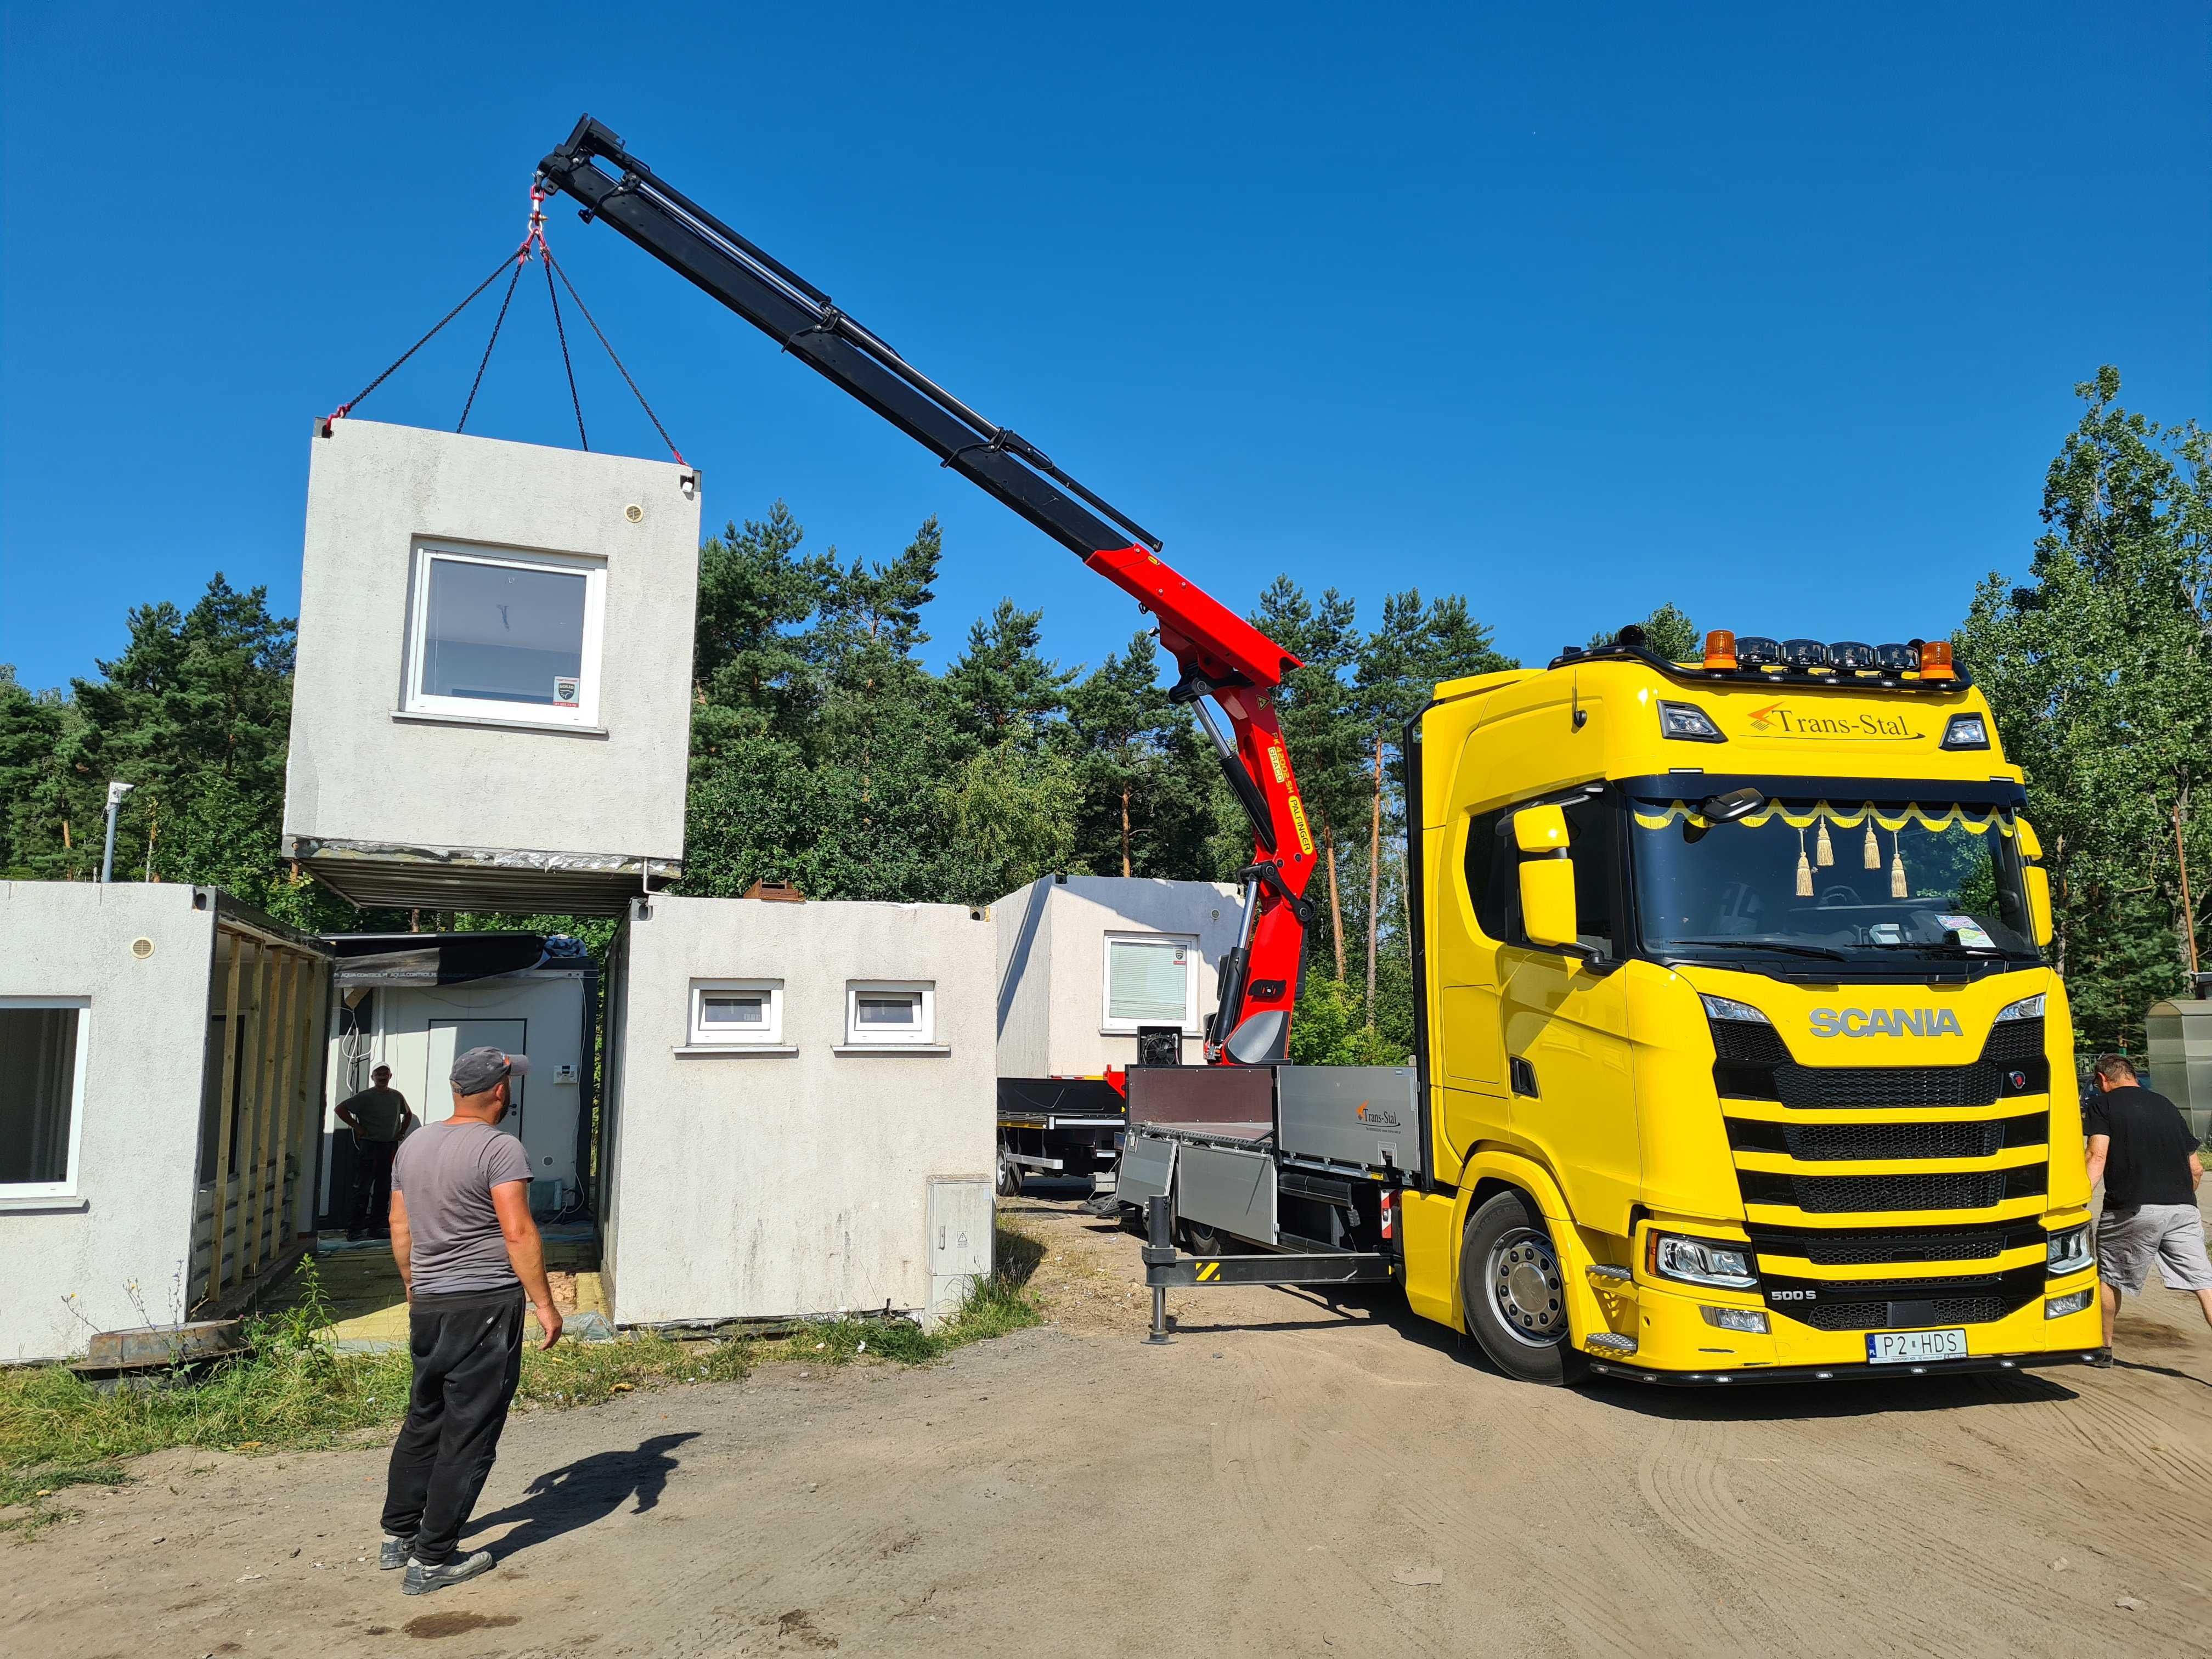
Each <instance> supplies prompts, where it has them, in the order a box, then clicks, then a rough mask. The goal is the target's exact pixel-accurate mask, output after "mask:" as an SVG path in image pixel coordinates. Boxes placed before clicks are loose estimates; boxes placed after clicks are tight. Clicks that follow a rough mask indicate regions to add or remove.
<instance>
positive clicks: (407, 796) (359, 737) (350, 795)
mask: <svg viewBox="0 0 2212 1659" xmlns="http://www.w3.org/2000/svg"><path fill="white" fill-rule="evenodd" d="M322 431H323V428H322V424H321V422H317V424H316V426H315V428H314V435H313V438H312V440H311V459H310V464H309V469H308V484H307V538H306V546H305V552H304V557H303V562H302V568H301V597H300V635H299V665H298V676H297V679H296V681H295V691H294V697H293V706H292V732H291V752H290V760H289V772H288V775H287V780H286V790H285V802H284V831H283V850H284V852H285V854H286V855H287V856H288V857H293V858H296V859H298V860H300V861H301V863H302V864H303V865H305V866H307V869H308V870H310V871H311V872H313V874H314V875H315V876H316V877H317V878H319V879H321V880H322V881H324V882H325V883H327V884H329V885H331V887H333V888H335V889H337V890H338V891H339V892H341V893H343V894H344V895H345V896H348V897H349V898H351V899H353V900H355V901H356V902H358V903H362V904H401V905H416V904H419V905H425V906H431V907H435V908H501V909H508V910H571V911H575V910H598V911H600V912H603V913H604V912H611V911H614V910H618V909H619V908H621V906H622V905H623V903H624V902H626V900H627V898H628V897H629V896H630V895H632V894H635V893H637V892H640V891H641V890H645V889H647V887H649V886H657V885H659V884H661V883H662V882H664V881H665V880H666V879H669V878H672V877H674V876H675V875H677V874H678V873H680V872H681V868H682V864H681V860H682V858H683V852H684V773H685V763H686V760H687V758H688V755H689V750H690V690H691V635H692V623H693V612H694V609H695V606H696V598H697V589H698V550H699V512H700V507H699V477H698V474H697V472H696V471H695V470H694V469H692V468H690V467H687V466H680V465H674V464H672V463H670V462H665V461H644V460H635V459H629V458H628V457H624V456H617V455H595V454H588V453H582V452H580V451H573V450H561V449H549V448H543V447H537V446H533V445H528V444H516V443H506V442H501V441H497V440H494V439H489V438H473V437H463V436H456V435H453V434H451V433H445V432H429V431H424V430H421V429H419V428H412V427H398V426H384V425H379V424H376V423H374V422H367V421H356V420H341V421H336V422H331V426H330V435H329V436H327V437H325V436H324V435H322Z"/></svg>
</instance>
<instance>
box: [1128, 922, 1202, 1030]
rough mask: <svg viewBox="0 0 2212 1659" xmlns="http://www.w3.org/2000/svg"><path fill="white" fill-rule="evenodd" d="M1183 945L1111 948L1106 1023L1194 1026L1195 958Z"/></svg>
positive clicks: (1157, 942)
mask: <svg viewBox="0 0 2212 1659" xmlns="http://www.w3.org/2000/svg"><path fill="white" fill-rule="evenodd" d="M1196 948H1197V947H1196V946H1195V945H1191V944H1189V943H1188V941H1185V940H1182V939H1109V940H1108V941H1107V942H1106V1017H1107V1018H1108V1019H1109V1020H1114V1021H1127V1022H1128V1023H1129V1024H1135V1025H1184V1026H1187V1025H1188V1024H1190V964H1191V952H1192V951H1194V950H1195V949H1196Z"/></svg>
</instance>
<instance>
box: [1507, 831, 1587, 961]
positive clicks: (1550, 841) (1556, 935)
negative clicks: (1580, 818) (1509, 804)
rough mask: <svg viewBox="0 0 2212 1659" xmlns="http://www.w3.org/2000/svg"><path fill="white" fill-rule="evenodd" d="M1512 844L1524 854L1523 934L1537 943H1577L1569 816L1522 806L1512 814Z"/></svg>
mask: <svg viewBox="0 0 2212 1659" xmlns="http://www.w3.org/2000/svg"><path fill="white" fill-rule="evenodd" d="M1513 841H1514V844H1515V846H1516V847H1517V848H1519V849H1520V853H1521V931H1522V933H1526V934H1528V937H1529V938H1530V939H1533V940H1534V942H1535V943H1537V944H1538V945H1573V944H1575V943H1576V939H1575V866H1573V864H1572V863H1571V862H1570V861H1569V860H1568V858H1567V816H1566V814H1565V812H1563V811H1560V810H1559V808H1558V807H1556V806H1524V807H1522V809H1521V811H1518V812H1516V813H1515V814H1514V815H1513Z"/></svg>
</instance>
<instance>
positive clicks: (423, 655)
mask: <svg viewBox="0 0 2212 1659" xmlns="http://www.w3.org/2000/svg"><path fill="white" fill-rule="evenodd" d="M605 582H606V567H605V565H603V564H599V563H596V562H591V561H587V560H583V559H568V558H562V557H559V556H555V555H550V554H523V553H490V552H468V551H464V550H460V549H459V548H447V547H439V546H431V545H424V546H420V547H418V548H417V549H416V564H415V595H414V635H413V640H412V642H411V648H410V661H409V664H408V672H407V708H408V711H409V712H410V713H413V714H460V715H474V716H477V717H481V718H489V719H494V720H525V721H529V722H532V723H537V724H542V725H549V726H596V725H597V724H598V723H599V634H600V624H601V619H602V615H603V611H604V608H605Z"/></svg>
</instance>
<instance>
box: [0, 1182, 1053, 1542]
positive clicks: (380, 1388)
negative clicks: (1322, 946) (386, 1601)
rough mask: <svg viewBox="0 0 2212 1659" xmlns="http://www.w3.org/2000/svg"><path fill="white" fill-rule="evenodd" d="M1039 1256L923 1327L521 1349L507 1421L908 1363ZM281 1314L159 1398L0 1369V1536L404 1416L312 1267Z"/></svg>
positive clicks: (388, 1426) (1034, 1311)
mask: <svg viewBox="0 0 2212 1659" xmlns="http://www.w3.org/2000/svg"><path fill="white" fill-rule="evenodd" d="M1042 1255H1043V1248H1042V1245H1040V1244H1038V1243H1036V1241H1034V1240H1032V1239H1030V1237H1028V1236H1027V1235H1025V1234H1023V1233H1020V1232H1018V1231H1014V1230H1012V1229H1010V1228H1007V1227H1005V1226H1003V1225H1002V1226H1001V1227H1000V1229H999V1233H998V1260H999V1264H1000V1265H999V1269H998V1271H997V1272H996V1273H994V1274H993V1275H992V1276H991V1277H990V1278H989V1279H985V1280H984V1281H982V1282H981V1284H979V1285H976V1287H975V1291H973V1293H971V1294H970V1295H969V1298H968V1300H967V1301H966V1302H965V1303H964V1304H962V1306H961V1308H960V1310H959V1311H958V1312H957V1313H956V1314H954V1315H953V1316H951V1318H949V1319H947V1320H945V1321H944V1322H941V1323H940V1324H939V1326H938V1327H937V1328H935V1329H934V1330H929V1331H925V1330H923V1329H922V1328H921V1327H920V1326H918V1325H915V1324H913V1323H911V1322H908V1321H906V1320H902V1319H888V1320H886V1319H834V1320H823V1321H820V1322H816V1323H814V1324H812V1325H810V1326H809V1327H808V1328H806V1329H805V1331H804V1332H802V1333H801V1334H799V1335H796V1336H793V1337H791V1338H788V1339H787V1340H783V1341H781V1342H774V1343H769V1342H755V1341H749V1340H744V1339H743V1338H739V1339H737V1340H727V1341H682V1340H676V1339H674V1338H671V1337H668V1336H663V1335H659V1334H639V1335H635V1336H631V1337H628V1338H625V1339H624V1340H621V1341H617V1342H563V1343H562V1344H561V1345H560V1346H558V1347H556V1348H555V1349H553V1350H552V1352H550V1353H548V1352H541V1351H540V1350H539V1349H538V1348H537V1347H536V1346H529V1347H526V1348H525V1349H524V1351H523V1356H522V1383H521V1386H520V1389H519V1390H518V1393H517V1395H516V1402H515V1408H516V1410H518V1411H525V1412H526V1411H532V1410H540V1409H556V1410H557V1409H566V1408H568V1407H574V1406H590V1405H597V1404H599V1403H600V1402H602V1401H606V1400H610V1399H611V1398H613V1397H614V1396H615V1395H617V1394H624V1393H629V1392H630V1391H632V1390H635V1389H641V1388H651V1387H656V1386H665V1385H668V1384H671V1383H734V1382H738V1381H742V1380H743V1379H744V1377H745V1376H747V1375H748V1374H749V1373H750V1371H751V1370H752V1368H753V1367H754V1365H755V1364H758V1363H760V1362H761V1361H762V1360H764V1359H771V1358H773V1359H790V1360H797V1361H802V1362H806V1361H811V1362H814V1363H817V1364H833V1365H835V1364H848V1363H851V1362H853V1361H854V1360H861V1361H866V1360H872V1359H878V1358H880V1359H884V1360H890V1361H894V1362H896V1363H900V1364H909V1365H918V1364H927V1363H929V1362H930V1361H932V1360H935V1359H939V1358H943V1357H944V1356H945V1354H947V1353H950V1352H952V1351H953V1350H954V1349H956V1348H959V1347H962V1346H966V1345H967V1344H969V1343H970V1342H980V1341H982V1340H986V1339H987V1338H990V1337H994V1336H1004V1335H1005V1334H1007V1333H1008V1332H1009V1331H1014V1330H1018V1329H1020V1328H1023V1327H1024V1326H1026V1325H1034V1324H1036V1323H1038V1322H1039V1321H1040V1320H1041V1319H1042V1314H1041V1313H1040V1311H1039V1310H1038V1308H1037V1304H1036V1297H1034V1296H1033V1295H1032V1294H1031V1293H1030V1291H1029V1290H1028V1288H1027V1283H1028V1279H1029V1276H1030V1273H1033V1272H1035V1271H1036V1264H1037V1262H1038V1261H1040V1260H1041V1259H1042ZM299 1273H300V1275H301V1278H300V1279H299V1280H298V1281H296V1283H295V1291H296V1294H297V1301H296V1302H295V1304H294V1305H293V1306H291V1307H289V1308H286V1309H284V1310H283V1311H281V1312H277V1313H271V1314H267V1315H264V1316H260V1317H258V1318H257V1319H255V1320H253V1321H252V1322H250V1323H249V1325H248V1328H247V1338H248V1342H249V1345H250V1346H249V1347H248V1350H247V1352H245V1353H243V1354H241V1355H240V1356H239V1357H238V1358H234V1359H231V1360H228V1361H225V1362H224V1363H223V1364H220V1365H218V1366H216V1367H215V1368H214V1369H213V1370H206V1371H202V1372H200V1373H197V1374H196V1375H191V1376H186V1375H184V1374H181V1373H179V1374H175V1375H173V1376H171V1377H169V1378H168V1379H167V1383H166V1384H165V1385H164V1386H162V1387H160V1388H155V1389H144V1390H140V1391H125V1390H119V1389H118V1390H117V1391H116V1392H114V1393H112V1394H103V1393H101V1392H100V1390H99V1389H95V1388H94V1387H92V1386H91V1385H90V1384H89V1383H85V1382H82V1381H81V1380H80V1379H79V1378H78V1377H77V1376H76V1374H75V1373H74V1372H72V1371H70V1370H69V1369H68V1368H67V1367H65V1366H60V1365H42V1366H25V1367H17V1368H13V1369H9V1370H0V1508H5V1507H7V1506H9V1505H11V1504H13V1505H17V1506H21V1505H24V1504H28V1505H29V1508H28V1511H27V1514H28V1516H30V1517H39V1516H43V1517H44V1518H43V1519H38V1520H36V1521H35V1524H33V1521H32V1520H29V1519H17V1520H14V1521H10V1522H7V1523H5V1525H4V1526H0V1530H9V1529H14V1530H17V1531H21V1532H23V1533H25V1534H29V1533H31V1532H34V1531H36V1530H37V1528H38V1527H39V1526H43V1525H46V1524H51V1522H52V1521H54V1520H57V1519H61V1518H64V1512H60V1511H56V1510H52V1508H51V1506H49V1505H48V1504H47V1502H46V1498H40V1497H38V1496H37V1494H38V1493H40V1492H47V1493H48V1494H49V1495H51V1493H52V1492H58V1491H59V1490H61V1489H62V1488H64V1487H65V1486H83V1485H89V1484H112V1483H114V1482H117V1481H120V1480H124V1479H125V1475H124V1474H123V1471H122V1470H121V1469H120V1468H118V1467H117V1462H118V1460H119V1459H122V1458H126V1457H137V1456H140V1455H143V1454H145V1453H147V1452H153V1451H161V1450H164V1449H167V1448H169V1447H172V1446H198V1447H203V1448H206V1449H211V1450H219V1451H232V1452H257V1451H264V1450H268V1451H277V1450H283V1451H298V1450H306V1449H313V1448H315V1447H319V1446H329V1445H334V1444H337V1443H343V1442H345V1441H347V1440H349V1439H353V1438H356V1437H359V1436H362V1435H363V1434H366V1433H370V1432H374V1433H378V1434H385V1433H389V1432H390V1431H392V1429H394V1428H395V1427H397V1426H398V1423H399V1421H400V1419H402V1418H403V1417H404V1416H405V1415H406V1413H407V1390H408V1383H409V1379H410V1362H409V1359H408V1357H407V1355H406V1354H405V1353H404V1352H391V1353H340V1352H336V1351H335V1350H333V1349H332V1348H331V1346H329V1345H328V1344H327V1343H325V1342H323V1341H320V1340H317V1335H316V1334H317V1333H318V1332H319V1331H322V1330H325V1329H326V1328H328V1327H329V1325H330V1323H331V1314H330V1310H329V1307H328V1306H327V1304H325V1301H324V1298H323V1295H322V1291H321V1288H320V1284H319V1280H318V1279H317V1278H316V1276H315V1268H314V1261H313V1258H312V1257H309V1258H308V1259H307V1260H306V1261H303V1262H302V1263H301V1267H300V1269H299Z"/></svg>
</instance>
